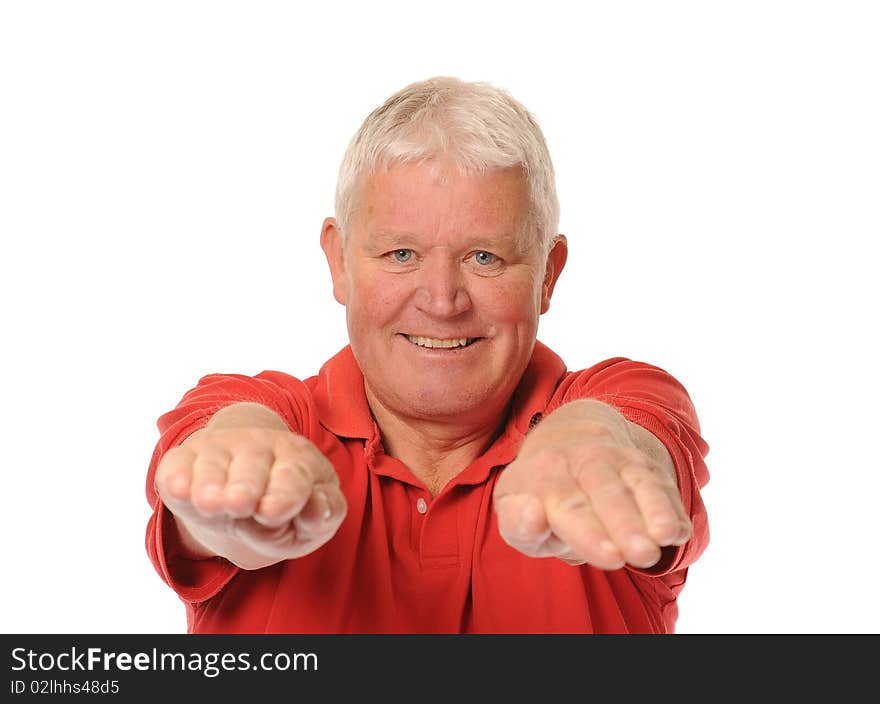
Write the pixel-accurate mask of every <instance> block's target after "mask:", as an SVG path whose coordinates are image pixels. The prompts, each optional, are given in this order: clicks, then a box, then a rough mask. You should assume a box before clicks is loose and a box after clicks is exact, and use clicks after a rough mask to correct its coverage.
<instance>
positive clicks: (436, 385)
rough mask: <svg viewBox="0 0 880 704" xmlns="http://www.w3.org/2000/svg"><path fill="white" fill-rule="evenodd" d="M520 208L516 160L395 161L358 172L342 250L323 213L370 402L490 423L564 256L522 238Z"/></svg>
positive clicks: (524, 202)
mask: <svg viewBox="0 0 880 704" xmlns="http://www.w3.org/2000/svg"><path fill="white" fill-rule="evenodd" d="M528 210H529V198H528V191H527V186H526V182H525V178H524V176H523V173H522V171H521V170H520V169H518V168H511V169H499V170H495V171H492V172H489V173H486V174H478V175H463V174H461V173H459V172H458V171H457V170H456V169H455V168H454V167H449V168H445V169H439V168H438V169H436V172H435V171H432V169H431V168H430V166H428V165H424V164H423V165H418V164H397V165H393V166H392V167H390V168H389V169H388V170H387V171H385V170H379V171H377V172H376V173H375V174H372V175H370V176H368V177H366V178H364V179H363V180H362V182H361V190H360V192H359V197H358V208H357V211H356V213H355V215H354V217H353V218H352V223H351V225H350V227H349V230H348V232H347V233H346V242H345V245H344V246H343V245H342V244H341V242H340V233H339V231H338V230H337V229H336V224H335V221H334V220H332V219H328V220H327V221H325V225H324V230H323V232H322V238H321V241H322V246H323V247H324V251H325V253H326V254H327V259H328V262H329V264H330V268H331V273H332V275H333V285H334V295H335V296H336V299H337V300H338V301H339V302H340V303H343V304H344V305H345V306H346V318H347V322H348V333H349V338H350V341H351V346H352V350H353V352H354V355H355V357H356V359H357V360H358V363H359V365H360V367H361V369H362V371H363V374H364V380H365V387H366V392H367V398H368V399H369V401H370V404H371V406H373V408H374V409H375V408H376V404H377V403H378V404H381V406H383V407H384V408H385V409H386V410H387V411H390V412H391V413H393V414H395V415H396V416H397V417H399V418H407V419H423V420H424V419H432V420H441V421H449V422H461V423H475V424H481V423H483V424H485V423H492V421H493V420H494V421H495V422H497V421H498V419H499V415H500V414H501V413H502V412H503V411H504V408H505V406H506V404H507V402H508V401H509V399H510V396H511V394H512V393H513V390H514V389H515V388H516V385H517V383H518V381H519V378H520V376H521V374H522V372H523V371H524V370H525V367H526V365H527V364H528V361H529V358H530V356H531V353H532V349H533V347H534V343H535V336H536V334H537V329H538V318H539V316H540V315H541V313H543V312H544V311H546V309H547V306H548V305H549V301H550V296H551V294H552V291H553V286H554V284H555V282H556V278H557V277H558V276H559V272H560V271H561V269H562V266H563V265H564V263H565V256H566V249H565V248H566V245H565V240H564V238H560V239H559V240H558V241H557V243H556V245H555V246H554V248H553V249H552V251H551V252H550V255H549V257H547V258H546V259H544V258H543V257H542V255H541V247H540V245H539V243H538V242H537V241H532V242H525V243H524V242H523V239H524V236H523V235H522V233H523V232H524V228H525V225H526V221H527V217H528ZM526 237H527V236H526Z"/></svg>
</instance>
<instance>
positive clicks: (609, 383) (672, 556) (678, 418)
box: [547, 358, 709, 574]
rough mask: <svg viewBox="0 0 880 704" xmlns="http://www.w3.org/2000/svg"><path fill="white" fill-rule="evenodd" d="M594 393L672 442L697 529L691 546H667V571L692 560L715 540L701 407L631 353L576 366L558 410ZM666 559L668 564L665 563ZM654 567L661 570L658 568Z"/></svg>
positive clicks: (555, 400) (561, 392)
mask: <svg viewBox="0 0 880 704" xmlns="http://www.w3.org/2000/svg"><path fill="white" fill-rule="evenodd" d="M580 398H592V399H596V400H598V401H602V402H604V403H607V404H609V405H611V406H614V407H615V408H616V409H617V410H618V411H620V413H621V414H622V415H623V416H624V417H625V418H626V419H627V420H629V421H630V422H632V423H636V424H638V425H640V426H642V427H643V428H645V429H646V430H648V431H649V432H651V433H653V434H654V436H656V437H657V438H658V439H659V440H660V441H661V442H662V443H663V445H664V446H665V447H666V449H667V451H668V452H669V454H670V456H671V457H672V461H673V463H674V464H675V471H676V474H677V476H678V485H679V488H680V490H681V495H682V501H683V503H684V506H685V510H687V511H688V513H689V515H690V518H691V521H692V523H693V526H694V534H693V537H692V538H691V540H690V541H688V543H687V544H686V545H685V546H682V547H680V548H676V549H672V548H670V549H669V550H667V551H666V553H667V554H665V555H664V557H663V559H662V560H661V563H659V564H658V565H657V566H656V567H660V568H661V572H666V571H672V570H679V569H682V568H684V567H687V566H688V565H690V564H692V563H693V562H694V561H695V560H696V559H697V557H699V555H700V554H702V552H703V551H704V550H705V548H706V545H707V543H708V540H709V526H708V520H707V515H706V507H705V505H704V503H703V500H702V497H701V495H700V490H701V489H702V488H703V487H704V486H705V485H706V483H707V482H708V481H709V471H708V468H707V466H706V461H705V460H706V456H707V454H708V452H709V445H708V444H707V443H706V441H705V440H704V439H703V437H702V436H701V434H700V423H699V420H698V418H697V413H696V409H695V408H694V405H693V403H692V402H691V399H690V396H689V394H688V392H687V390H686V389H685V388H684V386H683V385H682V384H681V383H680V382H679V381H678V380H677V379H675V378H674V377H673V376H672V375H670V374H669V373H668V372H666V371H664V370H663V369H660V368H659V367H656V366H653V365H650V364H646V363H644V362H637V361H633V360H630V359H625V358H615V359H610V360H607V361H605V362H603V363H601V364H599V365H596V366H594V367H592V368H590V369H587V370H583V371H579V372H570V373H568V374H567V375H566V377H565V378H564V379H563V381H562V383H561V384H560V386H559V387H558V388H557V390H556V393H555V394H554V398H553V401H552V402H551V407H549V408H548V409H547V410H548V412H550V411H552V410H553V408H555V407H558V406H559V405H562V404H564V403H567V402H568V401H572V400H575V399H580ZM661 565H662V567H661ZM652 572H653V573H655V574H656V573H657V572H656V570H654V568H652Z"/></svg>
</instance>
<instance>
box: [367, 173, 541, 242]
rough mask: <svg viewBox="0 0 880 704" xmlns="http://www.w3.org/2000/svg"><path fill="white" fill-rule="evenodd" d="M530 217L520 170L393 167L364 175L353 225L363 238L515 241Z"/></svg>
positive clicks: (525, 183)
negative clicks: (455, 236) (468, 236)
mask: <svg viewBox="0 0 880 704" xmlns="http://www.w3.org/2000/svg"><path fill="white" fill-rule="evenodd" d="M528 215H529V193H528V185H527V182H526V179H525V175H524V173H523V171H522V169H520V168H519V167H510V168H503V169H494V170H491V171H487V172H484V173H462V172H461V171H460V170H458V168H457V167H455V166H454V165H446V164H440V163H436V162H427V163H420V164H392V165H391V166H388V167H387V168H379V169H377V170H376V171H375V172H372V173H369V174H365V175H364V176H363V177H362V179H361V183H360V188H359V197H358V204H357V210H356V213H355V221H356V222H357V223H358V225H359V226H358V227H357V228H356V229H363V230H364V231H365V233H378V232H385V233H389V232H390V233H394V232H404V233H408V234H414V235H417V234H435V235H440V234H446V235H451V234H454V233H459V234H471V235H478V236H491V237H493V238H499V237H506V236H511V237H516V238H517V239H518V238H519V236H520V234H521V233H522V231H523V230H524V227H525V224H526V222H527V220H528Z"/></svg>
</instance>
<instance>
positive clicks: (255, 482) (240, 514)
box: [223, 447, 275, 518]
mask: <svg viewBox="0 0 880 704" xmlns="http://www.w3.org/2000/svg"><path fill="white" fill-rule="evenodd" d="M274 460H275V458H274V456H273V455H272V451H271V449H270V448H266V447H263V448H261V447H249V448H247V449H242V450H240V451H239V452H238V453H236V455H235V456H234V457H233V458H232V461H231V462H230V463H229V469H228V471H227V477H226V486H225V487H224V489H223V501H224V506H225V509H226V513H227V514H229V515H230V516H233V517H234V518H245V517H248V516H251V515H253V513H254V511H256V508H257V502H258V501H259V500H260V497H262V496H263V493H264V492H265V490H266V485H267V483H268V480H269V473H270V470H271V467H272V464H273V462H274Z"/></svg>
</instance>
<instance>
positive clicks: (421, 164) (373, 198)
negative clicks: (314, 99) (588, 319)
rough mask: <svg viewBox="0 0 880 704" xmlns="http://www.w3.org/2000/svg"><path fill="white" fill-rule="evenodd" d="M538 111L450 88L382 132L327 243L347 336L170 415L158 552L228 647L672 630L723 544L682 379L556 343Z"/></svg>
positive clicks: (343, 197) (551, 229) (160, 467)
mask: <svg viewBox="0 0 880 704" xmlns="http://www.w3.org/2000/svg"><path fill="white" fill-rule="evenodd" d="M557 224H558V204H557V199H556V191H555V185H554V175H553V168H552V163H551V159H550V155H549V153H548V151H547V147H546V144H545V141H544V138H543V136H542V133H541V131H540V129H539V127H538V125H537V124H536V122H535V121H534V119H533V118H532V116H531V115H530V114H529V113H528V111H527V110H526V109H525V108H524V107H523V106H522V105H520V104H519V103H518V102H517V101H515V100H514V99H512V98H511V97H510V96H509V95H508V94H507V93H506V92H504V91H501V90H499V89H496V88H494V87H491V86H489V85H487V84H482V83H466V82H463V81H459V80H457V79H451V78H436V79H432V80H428V81H424V82H420V83H416V84H413V85H410V86H408V87H406V88H404V89H403V90H402V91H400V92H399V93H397V94H395V95H393V96H392V97H391V98H389V99H388V100H387V101H386V102H385V104H383V105H382V106H380V107H379V108H377V109H376V110H375V111H373V113H372V114H371V115H369V116H368V117H367V119H366V120H365V121H364V123H363V125H362V126H361V128H360V130H359V131H358V133H357V134H356V135H355V137H354V139H353V140H352V142H351V144H350V145H349V148H348V151H347V152H346V155H345V157H344V159H343V163H342V166H341V169H340V173H339V180H338V184H337V193H336V217H335V218H328V219H327V220H325V221H324V225H323V229H322V231H321V246H322V248H323V250H324V253H325V255H326V257H327V261H328V263H329V267H330V273H331V277H332V284H333V293H334V296H335V298H336V300H337V301H339V303H341V304H343V305H344V306H345V308H346V320H347V326H348V333H349V339H350V345H347V346H346V347H345V348H344V349H342V350H341V351H339V352H338V353H337V354H336V355H335V356H333V357H332V358H331V359H330V360H329V361H328V362H327V363H326V364H325V365H324V366H323V367H322V368H321V370H320V371H319V373H318V374H317V375H316V376H311V377H309V378H306V379H304V380H300V379H297V378H295V377H292V376H289V375H287V374H285V373H282V372H275V371H267V372H263V373H261V374H258V375H256V376H255V377H249V376H244V375H236V374H212V375H208V376H206V377H204V378H202V379H201V380H199V382H198V384H197V386H196V387H195V388H193V389H192V390H190V391H189V392H187V393H186V394H185V395H184V397H183V398H182V400H181V402H180V403H179V404H178V406H177V407H176V408H175V409H173V410H171V411H170V412H168V413H166V414H164V415H163V416H162V417H161V418H160V419H159V423H158V425H159V429H160V431H161V437H160V440H159V442H158V444H157V447H156V450H155V452H154V454H153V458H152V462H151V464H150V469H149V474H148V478H147V496H148V499H149V501H150V504H151V506H152V507H153V515H152V517H151V519H150V522H149V525H148V528H147V549H148V552H149V555H150V558H151V560H152V561H153V563H154V565H155V567H156V569H157V570H158V572H159V574H160V575H161V576H162V578H163V579H164V580H165V581H166V582H167V584H168V585H169V586H171V587H172V588H173V589H174V590H175V591H176V593H177V594H178V595H179V596H180V598H181V599H182V600H183V601H184V602H185V604H186V607H187V624H188V630H189V632H192V633H208V632H252V633H264V632H290V633H314V632H319V633H320V632H324V633H333V632H368V633H370V632H372V633H379V632H392V633H404V632H416V633H430V632H439V633H456V632H484V633H491V632H495V633H497V632H520V633H528V632H548V633H549V632H571V633H578V632H597V633H598V632H614V633H625V632H672V631H673V630H674V626H675V621H676V618H677V613H678V612H677V605H676V598H677V596H678V594H679V592H680V591H681V589H682V587H683V585H684V581H685V576H686V573H687V568H688V567H689V566H690V565H691V564H693V562H694V561H695V560H696V559H697V558H698V557H699V555H700V554H701V553H702V551H703V550H704V548H705V546H706V543H707V541H708V528H707V521H706V513H705V509H704V506H703V503H702V501H701V499H700V493H699V492H700V489H701V488H702V487H703V486H704V485H705V483H706V482H707V480H708V473H707V469H706V465H705V463H704V457H705V455H706V453H707V452H708V447H707V445H706V444H705V442H704V441H703V440H702V439H701V437H700V434H699V425H698V421H697V418H696V415H695V412H694V409H693V407H692V405H691V402H690V400H689V398H688V395H687V392H686V391H685V389H684V388H683V387H682V386H681V385H680V384H679V383H678V382H677V381H676V380H675V379H674V378H672V377H671V376H670V375H669V374H667V373H666V372H664V371H663V370H661V369H659V368H657V367H654V366H651V365H648V364H644V363H639V362H635V361H632V360H628V359H624V358H615V359H610V360H606V361H603V362H601V363H598V364H596V365H594V366H592V367H590V368H589V369H585V370H582V371H578V372H571V371H568V370H567V368H566V366H565V364H564V363H563V362H562V360H561V359H560V358H559V357H558V356H556V355H555V354H554V353H553V352H552V351H551V350H550V349H548V348H547V347H545V346H544V345H543V344H541V343H540V342H538V341H537V340H536V335H537V329H538V320H539V317H540V315H541V314H543V313H544V312H545V311H546V310H547V309H548V306H549V304H550V299H551V296H552V294H553V289H554V286H555V284H556V281H557V280H558V277H559V275H560V273H561V272H562V270H563V267H564V266H565V263H566V256H567V243H566V238H565V237H564V236H563V235H560V234H558V233H557V229H556V228H557Z"/></svg>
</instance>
